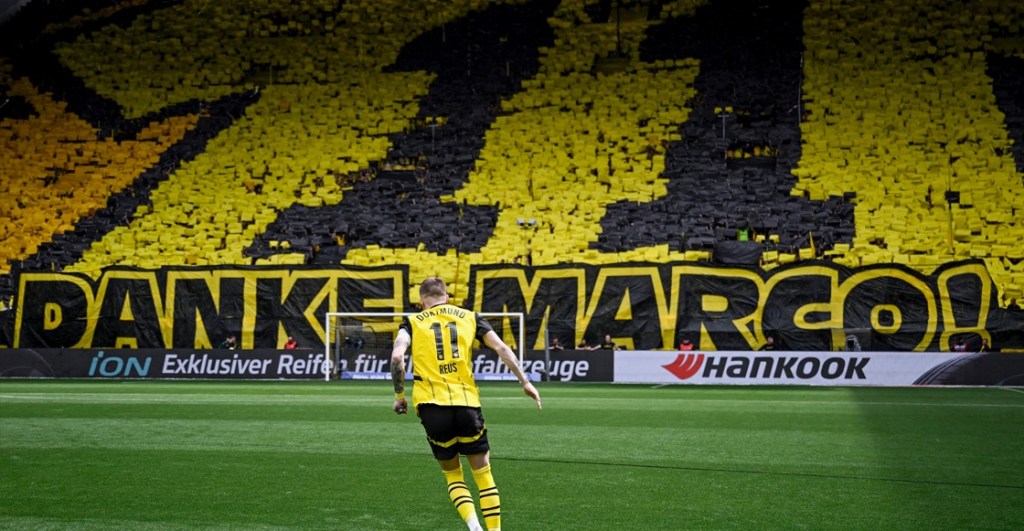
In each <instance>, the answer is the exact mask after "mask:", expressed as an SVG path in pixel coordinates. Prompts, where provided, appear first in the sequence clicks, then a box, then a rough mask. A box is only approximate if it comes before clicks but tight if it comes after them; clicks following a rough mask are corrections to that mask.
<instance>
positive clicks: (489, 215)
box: [247, 0, 556, 264]
mask: <svg viewBox="0 0 1024 531" xmlns="http://www.w3.org/2000/svg"><path fill="white" fill-rule="evenodd" d="M555 5H556V2H553V1H551V0H543V1H536V2H531V3H528V4H525V5H519V6H510V5H496V6H490V7H487V8H486V9H484V10H482V11H479V12H475V13H471V14H469V15H467V16H466V17H463V18H462V19H460V20H457V21H455V22H454V23H451V24H446V25H445V26H444V27H441V28H437V29H435V30H432V31H430V32H428V33H425V34H423V35H421V36H420V37H418V38H416V39H415V40H413V41H412V42H410V43H409V44H408V45H406V46H405V48H403V50H402V52H401V54H400V55H399V57H398V59H397V61H396V63H395V64H394V65H393V66H392V67H391V68H390V70H391V71H399V72H401V71H417V70H419V71H422V70H427V71H430V72H433V73H435V74H436V75H437V77H436V78H435V80H434V81H433V83H431V86H430V89H429V93H428V94H427V96H426V97H425V98H424V99H423V101H421V102H420V111H419V114H418V115H417V117H416V122H417V123H418V124H420V125H418V126H416V127H414V128H413V129H412V130H410V131H409V132H407V133H399V134H396V135H393V136H392V137H391V142H392V148H391V150H390V152H389V153H388V156H387V159H386V160H384V161H382V162H381V163H380V164H379V165H378V166H377V167H375V168H374V169H373V170H372V173H373V175H372V176H371V177H370V179H369V180H367V181H364V182H357V183H355V185H354V187H353V189H352V190H351V191H347V192H346V193H345V196H344V198H343V199H342V200H341V202H340V203H339V204H337V205H334V206H328V207H323V208H309V207H305V206H301V205H296V206H293V207H291V208H289V209H287V210H285V211H284V212H282V213H281V215H280V216H279V217H278V219H277V221H276V222H274V223H273V224H271V225H270V226H268V227H267V230H266V231H265V232H264V233H263V234H261V235H260V236H258V237H257V238H256V239H255V241H254V242H253V245H252V246H251V247H250V248H249V249H248V251H247V252H248V253H249V254H250V255H251V256H268V255H270V254H272V253H273V252H277V251H273V250H271V249H270V245H269V242H270V241H273V240H287V241H290V242H291V247H290V249H288V250H287V252H292V253H294V252H304V253H306V254H307V256H309V257H310V262H311V263H320V264H335V263H338V262H339V261H340V260H341V259H343V258H344V257H345V255H346V254H347V253H348V251H349V250H350V249H352V248H363V247H366V246H367V245H371V244H376V245H379V246H381V247H388V248H415V247H417V246H418V245H419V244H423V246H424V249H426V250H428V251H431V252H435V253H444V252H446V251H447V250H448V249H457V250H458V251H459V252H475V251H478V250H479V249H480V248H481V247H483V245H484V244H485V243H486V242H487V239H488V238H489V237H490V235H491V233H492V232H493V230H494V225H495V222H496V220H497V216H498V211H497V208H495V207H489V206H468V205H459V204H456V203H444V202H441V199H440V198H441V196H443V195H448V194H451V193H453V192H454V191H455V190H457V189H459V188H461V187H462V186H463V184H464V183H465V182H466V179H467V177H468V175H469V172H470V170H472V168H473V165H474V162H475V161H476V158H477V156H478V154H479V152H480V149H481V148H482V147H483V145H484V133H485V132H486V130H487V128H488V127H489V126H490V125H491V123H492V122H493V121H494V118H495V117H496V116H497V113H498V112H500V107H499V103H500V102H501V101H502V100H503V99H505V98H507V97H509V96H511V95H512V94H514V93H515V92H516V91H517V90H519V86H520V82H521V81H522V80H524V79H528V78H530V77H532V76H533V75H534V74H535V73H536V71H537V68H538V66H539V62H538V54H539V52H538V48H539V47H542V46H546V45H549V44H551V43H552V42H553V39H554V36H553V34H552V32H551V29H550V27H549V26H548V23H547V17H548V16H550V15H551V13H552V12H553V10H554V7H555ZM431 117H445V119H446V121H445V123H443V124H440V125H438V124H434V123H431V122H428V119H429V118H431ZM393 166H394V167H400V168H404V169H401V170H390V169H389V168H391V167H393ZM410 166H413V167H414V168H415V169H408V168H409V167H410ZM336 235H337V236H341V237H342V238H344V241H345V245H344V246H339V245H338V244H337V243H336V239H335V236H336Z"/></svg>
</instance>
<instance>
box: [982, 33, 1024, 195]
mask: <svg viewBox="0 0 1024 531" xmlns="http://www.w3.org/2000/svg"><path fill="white" fill-rule="evenodd" d="M988 75H989V76H991V77H992V92H993V93H995V95H996V104H997V105H998V106H999V110H1001V111H1003V114H1004V115H1005V116H1006V130H1007V131H1008V132H1009V134H1010V138H1012V139H1013V147H1012V148H1010V150H1011V151H1012V153H1013V160H1014V162H1015V163H1016V166H1017V173H1024V90H1021V87H1024V59H1021V58H1020V57H1009V56H1005V55H999V54H995V53H990V54H988ZM1021 186H1024V180H1022V182H1021Z"/></svg>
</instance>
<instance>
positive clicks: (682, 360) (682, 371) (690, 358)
mask: <svg viewBox="0 0 1024 531" xmlns="http://www.w3.org/2000/svg"><path fill="white" fill-rule="evenodd" d="M701 365H704V355H703V354H680V355H679V356H677V357H676V359H675V361H673V362H672V363H669V364H668V365H662V367H664V368H665V370H666V371H668V372H670V373H672V374H673V375H675V377H676V378H679V379H680V380H685V379H687V378H689V377H691V376H693V375H694V374H697V371H699V370H700V367H701Z"/></svg>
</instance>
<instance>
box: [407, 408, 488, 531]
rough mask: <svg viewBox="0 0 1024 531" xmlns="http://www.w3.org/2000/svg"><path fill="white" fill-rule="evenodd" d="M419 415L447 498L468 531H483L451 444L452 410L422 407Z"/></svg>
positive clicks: (452, 442) (453, 436)
mask: <svg viewBox="0 0 1024 531" xmlns="http://www.w3.org/2000/svg"><path fill="white" fill-rule="evenodd" d="M418 414H419V416H420V423H421V424H423V429H424V430H425V431H426V432H427V441H428V442H429V443H430V450H431V451H432V452H433V453H434V458H435V459H437V462H438V464H439V465H441V472H442V473H443V474H444V479H445V481H446V482H447V484H448V498H449V499H451V501H452V505H453V506H455V510H456V511H458V513H459V516H460V517H462V520H463V521H464V522H466V526H467V527H469V529H470V531H478V530H479V531H482V529H481V527H480V521H479V519H478V518H477V515H476V503H474V502H473V494H472V493H471V492H470V491H469V487H468V486H467V485H466V480H465V478H464V477H463V474H462V463H461V462H460V461H459V453H458V450H457V449H456V448H455V444H454V443H455V441H456V440H457V438H456V435H455V433H456V432H455V414H454V410H453V408H451V407H444V406H436V405H433V404H421V405H420V407H419V409H418Z"/></svg>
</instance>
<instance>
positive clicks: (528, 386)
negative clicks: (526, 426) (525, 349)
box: [483, 330, 541, 409]
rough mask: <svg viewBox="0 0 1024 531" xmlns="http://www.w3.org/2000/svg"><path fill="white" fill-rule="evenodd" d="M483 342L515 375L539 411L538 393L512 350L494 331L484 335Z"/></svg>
mask: <svg viewBox="0 0 1024 531" xmlns="http://www.w3.org/2000/svg"><path fill="white" fill-rule="evenodd" d="M483 341H484V344H485V345H487V346H488V347H490V348H492V349H494V351H495V352H497V353H498V357H499V358H501V361H503V362H505V365H506V366H507V367H508V369H509V370H510V371H512V374H514V375H516V378H517V379H519V383H520V384H522V385H523V392H524V393H526V396H528V397H530V398H532V399H533V401H534V402H536V403H537V409H541V405H540V392H539V391H537V388H536V387H534V386H533V384H532V383H530V380H529V379H528V378H527V377H526V373H524V372H523V369H522V367H520V366H519V360H518V359H517V358H516V353H515V352H512V348H511V347H509V346H508V345H507V344H506V343H505V342H504V341H502V340H501V337H499V336H498V334H497V332H495V331H494V330H488V331H487V333H486V334H484V337H483Z"/></svg>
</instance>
